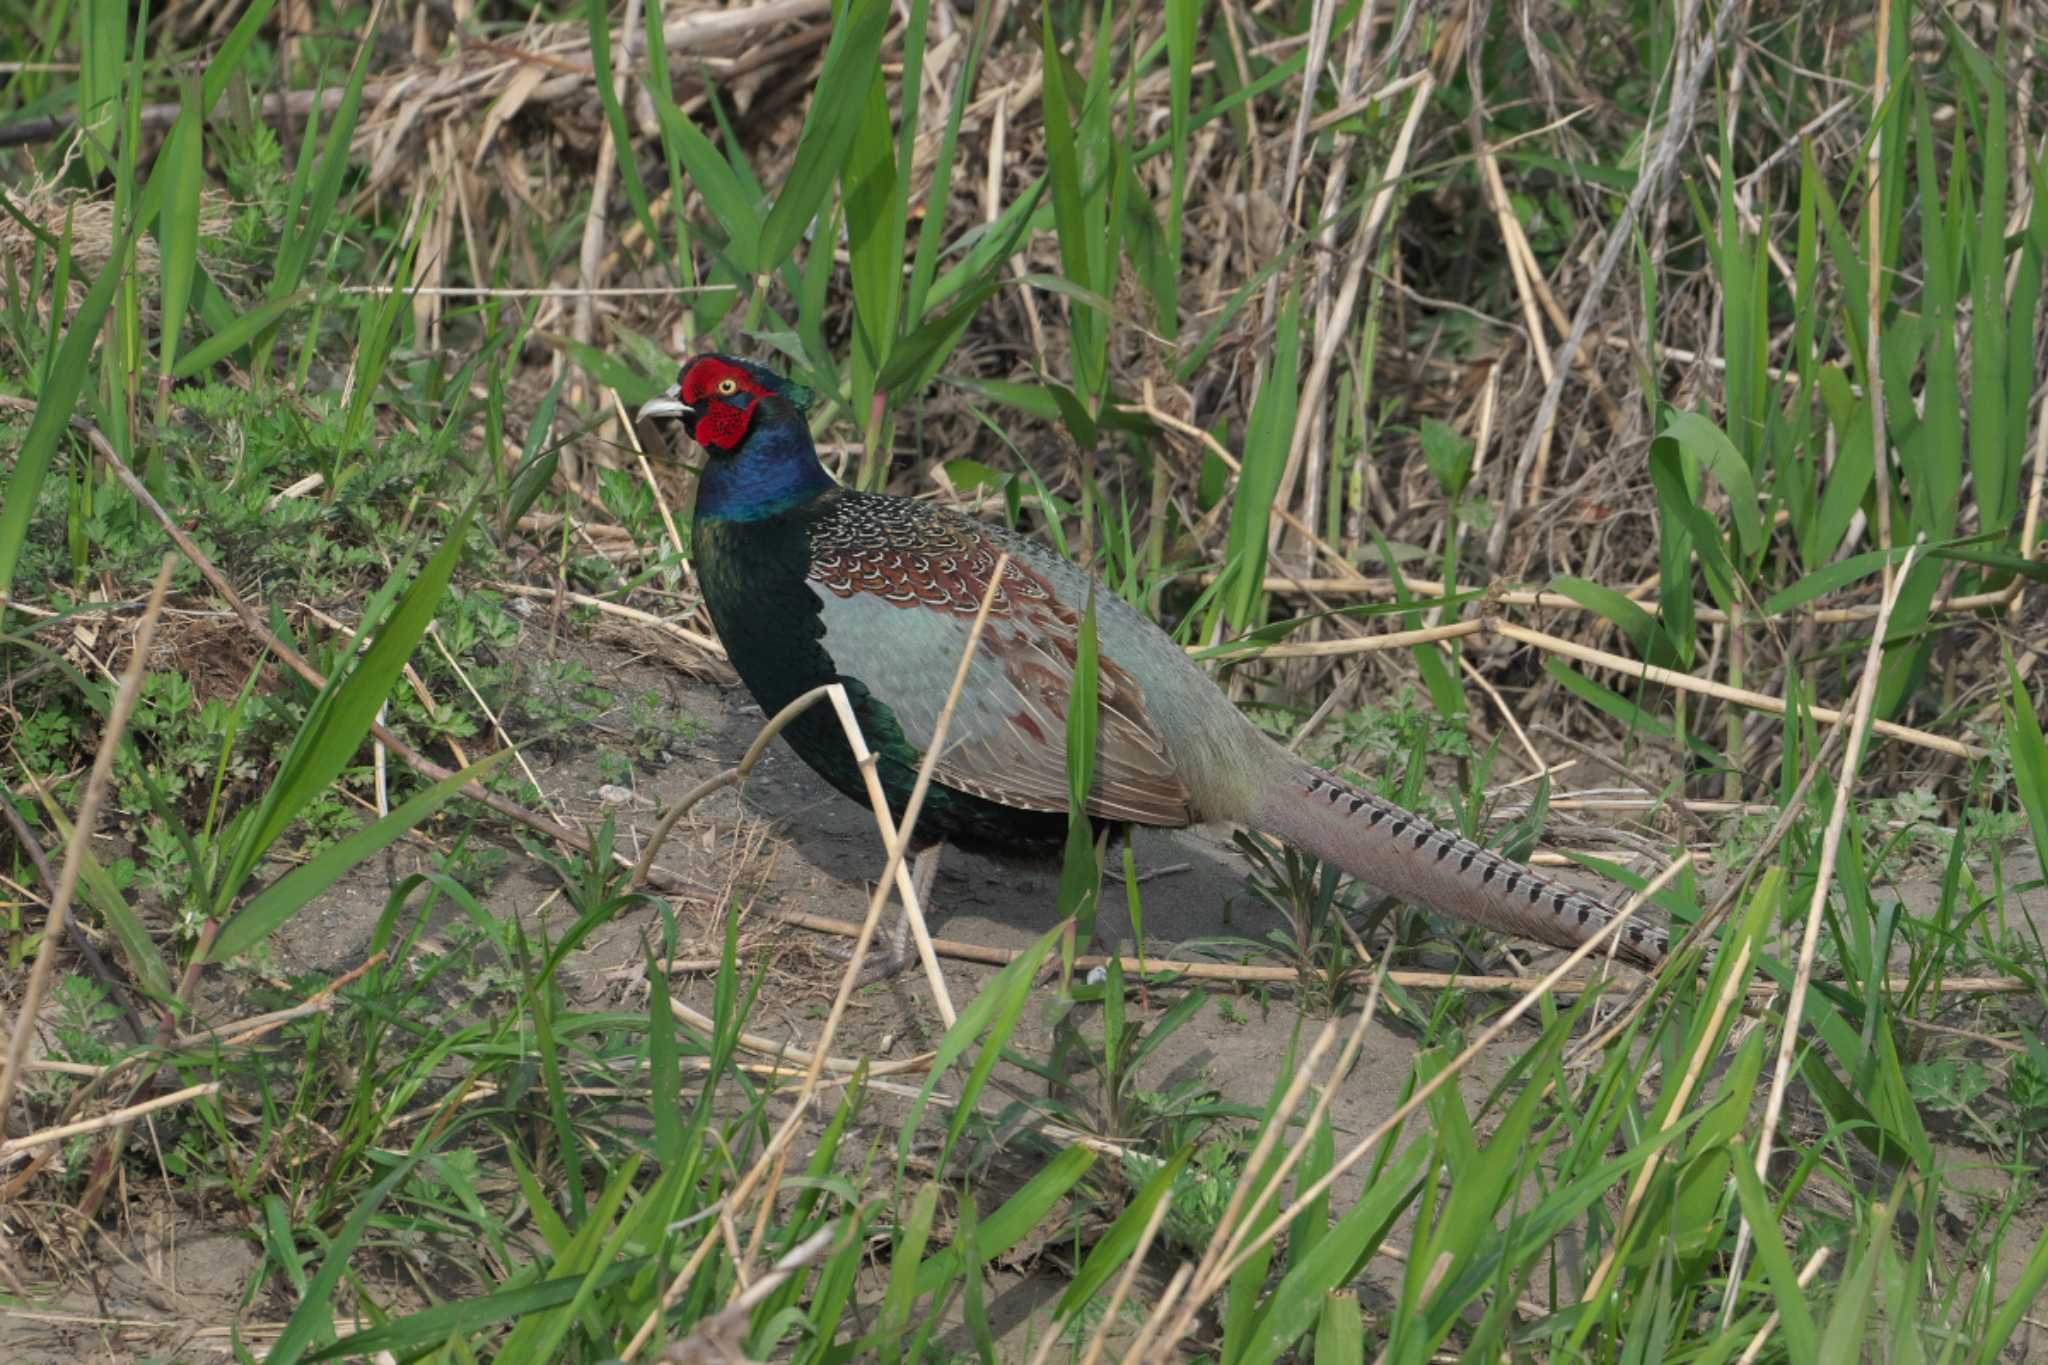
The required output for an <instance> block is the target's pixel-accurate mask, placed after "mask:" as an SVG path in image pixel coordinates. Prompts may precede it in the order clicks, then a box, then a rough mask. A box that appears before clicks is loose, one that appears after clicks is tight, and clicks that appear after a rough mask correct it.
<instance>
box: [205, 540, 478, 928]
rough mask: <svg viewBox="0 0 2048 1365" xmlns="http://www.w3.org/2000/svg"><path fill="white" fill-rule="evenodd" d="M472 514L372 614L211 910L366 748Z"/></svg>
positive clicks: (248, 832) (317, 705)
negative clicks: (364, 641) (383, 608)
mask: <svg viewBox="0 0 2048 1365" xmlns="http://www.w3.org/2000/svg"><path fill="white" fill-rule="evenodd" d="M469 521H470V512H469V511H468V510H465V511H464V512H463V514H462V515H461V516H459V517H457V518H456V519H455V524H454V525H453V526H452V527H450V528H449V531H448V539H447V542H446V543H445V544H444V545H443V546H442V547H441V550H440V552H439V553H438V554H436V555H435V556H434V557H433V559H431V560H429V561H428V562H427V566H426V567H425V568H424V569H422V570H421V571H420V575H419V577H418V578H416V579H414V580H413V583H412V586H411V587H410V588H408V589H407V590H406V592H405V595H404V597H403V598H401V599H400V600H399V602H398V605H397V606H396V607H395V608H394V609H393V610H392V612H391V614H390V616H389V617H388V618H386V619H385V620H383V621H382V622H381V623H374V621H373V618H369V617H366V618H365V620H364V623H363V624H364V628H365V629H371V628H372V627H373V625H374V628H375V631H376V638H375V639H374V640H373V641H372V642H371V644H370V647H369V648H368V649H367V650H365V651H364V652H363V653H362V655H361V657H360V659H359V660H358V661H357V663H356V665H355V667H353V668H352V669H349V670H348V671H347V672H345V673H340V672H338V673H337V674H336V675H335V676H334V677H333V678H332V679H330V680H329V681H328V684H327V686H326V687H325V688H323V689H322V690H321V693H320V695H319V696H318V697H317V698H315V700H314V702H313V706H312V709H311V710H310V711H309V712H308V713H307V716H306V720H305V723H304V725H303V726H301V727H300V730H299V733H298V735H297V737H296V738H294V740H293V741H292V745H291V748H290V749H289V750H288V751H287V752H286V754H285V757H284V759H283V761H282V762H281V763H280V764H279V765H278V771H277V777H276V779H275V780H274V781H273V782H272V783H271V787H270V790H269V791H268V792H266V793H265V794H264V797H263V800H262V803H261V804H260V805H259V806H258V808H257V814H256V816H255V818H254V819H252V820H251V821H250V822H249V823H248V824H247V825H246V826H245V827H244V833H243V836H242V838H241V840H240V841H239V843H238V845H237V847H236V849H235V851H234V855H233V857H232V859H231V860H230V861H229V863H228V868H227V872H226V874H225V875H224V876H223V877H222V878H221V881H220V883H219V886H218V889H217V892H216V897H215V902H214V905H213V910H212V913H213V914H214V916H215V917H217V918H221V919H225V918H226V917H227V913H228V911H229V909H230V907H231V906H232V904H233V902H234V898H235V896H236V894H237V893H238V892H239V891H240V890H241V888H242V884H243V883H244V882H245V881H246V880H247V879H248V876H249V874H250V872H251V871H253V870H254V869H255V866H256V863H257V860H258V859H260V858H261V857H262V856H263V854H264V853H265V852H267V851H268V850H269V848H270V846H271V844H273V843H275V842H276V841H277V838H278V836H279V835H281V834H283V833H284V831H285V828H286V827H287V826H288V825H290V824H291V822H292V821H293V820H295V819H296V818H298V815H299V813H300V812H301V811H303V810H304V809H305V807H306V805H307V804H308V803H309V802H311V801H312V799H313V798H314V797H315V796H317V795H318V794H319V793H321V792H322V791H325V790H326V789H327V786H328V784H329V783H331V782H333V781H334V779H335V778H336V777H338V776H340V775H341V770H342V769H343V768H345V767H346V766H347V765H348V763H349V760H350V759H352V758H354V757H355V754H356V750H358V749H359V748H361V747H362V743H363V737H364V736H365V735H367V734H368V733H369V732H370V725H371V723H372V722H373V721H375V720H376V717H377V711H378V709H379V708H380V707H382V706H383V705H384V703H385V701H386V700H387V699H388V698H389V697H390V696H391V689H392V687H393V686H394V685H396V683H397V681H398V677H399V674H400V672H401V671H402V670H403V669H404V667H405V663H406V660H408V659H409V658H411V657H412V651H413V648H414V646H416V645H417V644H418V643H419V640H420V636H422V635H424V634H425V633H426V629H427V625H428V623H429V622H431V621H432V620H433V619H434V611H435V609H436V608H437V607H439V606H440V604H441V598H442V596H443V594H445V593H446V591H447V589H448V579H449V577H450V575H452V574H453V573H454V571H455V563H456V561H457V560H458V559H459V558H460V557H461V555H462V549H463V544H464V542H465V541H466V540H467V539H468V532H469Z"/></svg>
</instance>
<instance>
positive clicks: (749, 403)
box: [677, 356, 768, 450]
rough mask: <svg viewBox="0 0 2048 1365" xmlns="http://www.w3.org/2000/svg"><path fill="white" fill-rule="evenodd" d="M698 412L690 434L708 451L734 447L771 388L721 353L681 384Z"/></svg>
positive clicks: (695, 368) (700, 363)
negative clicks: (728, 360) (767, 388)
mask: <svg viewBox="0 0 2048 1365" xmlns="http://www.w3.org/2000/svg"><path fill="white" fill-rule="evenodd" d="M677 388H678V391H679V396H680V397H681V399H682V401H683V402H684V403H687V404H688V405H689V406H690V408H691V410H692V411H693V412H694V413H695V417H694V419H693V420H692V421H691V423H690V434H691V435H692V436H693V437H695V438H696V440H697V443H698V444H699V445H702V446H703V447H705V448H706V449H707V450H734V449H736V448H738V446H739V444H740V442H741V441H743V440H745V439H746V435H747V431H748V429H749V428H751V427H752V426H753V422H754V411H755V408H756V406H757V405H758V404H759V403H760V401H761V399H762V398H764V397H766V396H767V393H768V391H767V390H766V389H764V388H763V387H761V385H760V383H759V382H758V381H757V380H755V378H754V376H752V375H751V374H749V373H747V372H746V371H745V370H744V369H741V368H740V367H739V366H737V365H733V364H730V363H728V362H727V361H725V360H724V359H722V358H721V357H718V356H709V357H706V358H704V359H702V360H699V361H697V362H696V363H695V364H693V365H691V366H690V368H689V369H688V370H686V371H685V372H684V374H683V377H682V382H681V384H679V385H678V386H677Z"/></svg>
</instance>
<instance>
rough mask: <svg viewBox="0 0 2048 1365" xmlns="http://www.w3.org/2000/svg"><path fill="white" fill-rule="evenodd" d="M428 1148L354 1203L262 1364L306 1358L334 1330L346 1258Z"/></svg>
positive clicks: (396, 1167) (293, 1362) (407, 1159)
mask: <svg viewBox="0 0 2048 1365" xmlns="http://www.w3.org/2000/svg"><path fill="white" fill-rule="evenodd" d="M427 1156H428V1149H427V1148H424V1147H423V1148H421V1149H420V1150H419V1151H416V1152H413V1153H411V1154H410V1155H408V1156H404V1157H401V1158H400V1159H399V1160H398V1161H397V1163H396V1164H395V1165H393V1166H392V1168H391V1170H390V1171H389V1172H388V1173H387V1174H386V1175H385V1177H384V1178H383V1179H382V1180H380V1181H378V1182H377V1183H376V1185H375V1186H374V1187H372V1188H371V1190H370V1192H369V1193H368V1194H366V1195H364V1196H363V1198H362V1199H361V1200H360V1201H359V1202H358V1203H357V1204H356V1207H355V1210H354V1211H353V1212H352V1213H350V1214H349V1216H348V1221H347V1222H346V1223H344V1224H342V1227H341V1231H340V1232H338V1233H336V1234H335V1235H334V1239H333V1240H332V1241H331V1242H329V1243H328V1244H327V1255H326V1256H325V1257H324V1258H323V1259H322V1260H321V1262H320V1270H319V1272H318V1273H317V1274H315V1275H314V1276H313V1281H312V1283H311V1284H310V1285H308V1286H307V1288H306V1292H305V1294H303V1295H302V1296H300V1298H299V1306H298V1307H297V1308H296V1309H294V1310H293V1312H292V1315H291V1317H290V1319H289V1320H287V1321H286V1323H285V1325H284V1331H282V1332H280V1333H279V1334H278V1338H277V1344H276V1345H274V1346H272V1347H271V1348H270V1354H268V1355H267V1356H265V1357H264V1365H296V1363H297V1362H298V1361H299V1360H301V1359H302V1358H305V1357H306V1355H307V1352H308V1351H309V1350H310V1349H311V1347H312V1345H313V1343H314V1342H315V1341H316V1340H317V1339H319V1338H321V1337H328V1336H332V1335H333V1333H334V1291H335V1287H336V1286H337V1285H339V1284H340V1283H341V1276H342V1273H343V1272H344V1271H345V1270H347V1269H348V1262H349V1258H350V1257H351V1256H353V1255H355V1252H356V1247H357V1246H358V1245H360V1244H361V1242H362V1240H363V1235H364V1234H365V1233H367V1232H368V1231H369V1230H370V1220H371V1218H373V1217H374V1216H375V1215H376V1212H377V1210H378V1209H379V1208H380V1207H382V1205H383V1203H384V1201H385V1200H386V1199H388V1198H390V1197H391V1195H392V1194H393V1192H395V1191H396V1190H397V1189H398V1187H399V1186H400V1185H402V1184H404V1183H405V1182H406V1181H407V1180H408V1179H410V1178H411V1176H412V1173H413V1168H414V1167H416V1166H418V1165H419V1164H420V1162H422V1161H424V1160H426V1158H427Z"/></svg>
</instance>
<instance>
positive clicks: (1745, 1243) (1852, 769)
mask: <svg viewBox="0 0 2048 1365" xmlns="http://www.w3.org/2000/svg"><path fill="white" fill-rule="evenodd" d="M1880 50H1882V49H1880ZM1919 551H1920V547H1919V546H1918V545H1915V546H1913V547H1912V549H1910V550H1908V551H1907V552H1906V558H1905V561H1904V562H1903V563H1902V564H1900V565H1899V572H1898V575H1897V576H1896V577H1894V578H1893V579H1892V580H1891V587H1890V591H1889V592H1887V593H1886V594H1885V602H1884V605H1885V609H1884V611H1883V612H1882V613H1881V614H1880V615H1879V616H1878V618H1877V627H1876V629H1875V630H1873V631H1872V632H1871V634H1870V650H1869V652H1868V653H1867V654H1866V655H1865V656H1864V660H1863V678H1862V681H1861V683H1860V685H1859V686H1858V688H1857V691H1856V718H1855V720H1854V721H1853V722H1852V723H1851V725H1850V727H1849V739H1848V743H1847V744H1846V745H1845V746H1844V748H1843V751H1842V773H1841V777H1840V778H1839V779H1838V780H1837V781H1836V783H1835V800H1834V808H1833V809H1832V810H1830V811H1829V812H1828V825H1827V830H1826V832H1825V833H1824V834H1823V835H1822V836H1821V847H1820V867H1819V868H1818V870H1817V871H1816V872H1815V873H1814V882H1813V897H1812V899H1811V900H1809V901H1808V902H1807V906H1806V926H1805V928H1804V930H1803V931H1802V932H1801V934H1800V937H1799V961H1798V965H1797V966H1796V967H1795V968H1794V970H1793V973H1792V995H1791V998H1790V999H1789V1000H1787V1001H1786V1003H1785V1023H1784V1027H1783V1030H1782V1031H1781V1033H1780V1034H1779V1037H1778V1062H1777V1066H1776V1067H1774V1068H1773V1069H1772V1072H1771V1090H1770V1096H1769V1098H1767V1099H1766V1100H1765V1101H1764V1117H1763V1125H1762V1127H1761V1128H1760V1129H1759V1130H1758V1133H1757V1140H1756V1174H1757V1179H1759V1180H1762V1179H1765V1178H1766V1177H1767V1176H1768V1175H1769V1173H1770V1164H1771V1152H1772V1150H1773V1146H1774V1144H1775V1142H1776V1139H1777V1133H1778V1119H1779V1117H1780V1116H1781V1115H1782V1114H1783V1113H1784V1110H1785V1093H1786V1091H1788V1090H1789V1089H1790V1088H1791V1085H1792V1054H1793V1052H1794V1051H1795V1050H1796V1048H1797V1046H1798V1042H1799V1022H1800V1020H1801V1019H1802V1018H1803V1017H1804V1015H1805V1013H1806V994H1807V991H1808V990H1809V989H1810V988H1811V987H1812V985H1813V963H1814V957H1815V954H1816V953H1817V951H1818V950H1819V948H1820V920H1821V911H1822V910H1824V909H1825V908H1826V907H1827V902H1828V893H1829V892H1830V891H1832V890H1833V889H1834V880H1835V862H1836V860H1837V859H1838V858H1839V857H1840V855H1841V850H1842V831H1843V830H1844V829H1845V828H1846V827H1847V825H1848V822H1849V799H1850V797H1851V795H1853V793H1854V792H1855V788H1856V773H1857V770H1858V769H1859V768H1860V767H1861V766H1862V763H1863V742H1864V740H1865V739H1866V738H1867V737H1868V735H1869V732H1870V730H1871V728H1872V723H1871V719H1870V712H1871V709H1872V708H1873V707H1874V706H1875V705H1876V703H1877V679H1878V674H1879V673H1880V672H1881V671H1882V667H1883V664H1884V634H1885V630H1886V628H1887V627H1889V626H1890V625H1891V615H1892V608H1893V607H1894V606H1896V605H1897V603H1898V600H1899V593H1900V591H1901V590H1902V589H1903V588H1904V587H1905V584H1906V578H1907V575H1908V574H1909V573H1910V572H1911V571H1912V568H1913V560H1914V557H1915V556H1916V555H1918V553H1919ZM1733 1178H1734V1177H1732V1176H1731V1177H1730V1179H1733ZM1753 1236H1754V1234H1753V1233H1752V1231H1751V1229H1750V1226H1749V1216H1748V1215H1747V1214H1744V1215H1743V1218H1742V1224H1741V1228H1740V1230H1739V1231H1738V1232H1737V1233H1736V1237H1735V1258H1734V1268H1733V1271H1732V1272H1731V1273H1730V1275H1729V1276H1728V1283H1730V1284H1739V1283H1740V1282H1741V1280H1742V1266H1743V1262H1744V1260H1745V1259H1747V1256H1748V1252H1749V1243H1750V1239H1751V1238H1752V1237H1753Z"/></svg>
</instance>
